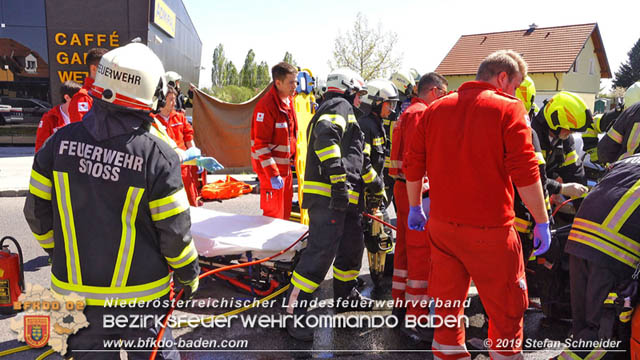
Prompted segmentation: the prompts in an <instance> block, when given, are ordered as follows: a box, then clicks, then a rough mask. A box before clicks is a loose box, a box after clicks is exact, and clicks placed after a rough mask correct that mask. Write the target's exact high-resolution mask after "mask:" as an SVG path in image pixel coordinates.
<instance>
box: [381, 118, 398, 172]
mask: <svg viewBox="0 0 640 360" xmlns="http://www.w3.org/2000/svg"><path fill="white" fill-rule="evenodd" d="M397 122H398V121H397V120H396V119H383V120H382V128H383V129H384V134H385V138H384V168H385V169H387V171H388V170H389V168H390V167H391V142H392V141H393V131H394V129H395V128H396V124H397Z"/></svg>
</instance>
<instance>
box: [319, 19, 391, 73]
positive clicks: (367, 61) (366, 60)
mask: <svg viewBox="0 0 640 360" xmlns="http://www.w3.org/2000/svg"><path fill="white" fill-rule="evenodd" d="M397 42H398V35H397V34H396V33H394V32H392V31H383V30H382V25H381V24H378V26H377V27H376V28H370V27H369V22H368V20H367V18H366V17H365V16H364V15H362V13H358V15H357V16H356V21H355V22H354V24H353V28H352V29H351V31H349V32H347V33H346V34H339V35H338V37H336V39H335V41H334V45H333V61H329V67H330V68H331V70H334V69H336V68H341V67H348V68H350V69H352V70H354V71H355V72H357V73H359V74H360V75H361V76H362V78H363V79H364V80H371V79H375V78H379V77H387V75H389V73H392V72H393V71H395V70H397V69H398V68H399V67H400V63H401V60H402V56H401V55H399V56H394V49H395V45H396V43H397Z"/></svg>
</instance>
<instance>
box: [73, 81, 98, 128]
mask: <svg viewBox="0 0 640 360" xmlns="http://www.w3.org/2000/svg"><path fill="white" fill-rule="evenodd" d="M93 81H94V80H93V79H92V78H90V77H88V76H87V77H86V78H84V85H82V89H80V90H79V91H78V92H77V93H75V95H73V97H72V98H71V102H69V119H71V122H72V123H74V122H78V121H81V120H82V117H83V116H84V114H86V113H88V112H89V110H91V106H92V105H93V98H92V97H91V96H89V90H91V85H93Z"/></svg>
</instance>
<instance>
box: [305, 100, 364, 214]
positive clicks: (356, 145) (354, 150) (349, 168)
mask: <svg viewBox="0 0 640 360" xmlns="http://www.w3.org/2000/svg"><path fill="white" fill-rule="evenodd" d="M307 139H308V142H307V144H308V146H309V148H308V150H307V160H306V166H305V173H304V185H303V188H302V193H303V199H302V208H304V209H308V208H310V207H311V206H313V204H314V203H315V202H316V199H318V197H320V196H322V197H328V198H330V197H331V185H332V184H337V183H340V182H344V183H346V187H347V189H348V191H349V208H350V209H351V210H354V209H357V208H358V198H359V197H360V193H362V179H361V175H360V174H361V171H362V167H363V163H364V160H363V149H364V136H363V134H362V131H361V130H360V125H359V124H358V121H357V120H356V117H355V115H354V113H353V107H352V106H351V104H350V103H349V102H348V101H347V100H346V99H344V98H342V97H338V96H336V97H332V98H330V99H327V100H325V101H323V102H322V105H320V107H319V108H318V111H317V112H316V113H315V115H313V118H311V121H310V122H309V126H308V128H307Z"/></svg>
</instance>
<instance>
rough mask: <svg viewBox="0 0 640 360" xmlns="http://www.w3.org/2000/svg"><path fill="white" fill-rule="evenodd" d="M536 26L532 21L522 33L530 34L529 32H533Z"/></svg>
mask: <svg viewBox="0 0 640 360" xmlns="http://www.w3.org/2000/svg"><path fill="white" fill-rule="evenodd" d="M537 28H538V25H536V23H532V24H531V25H529V29H527V31H525V33H524V35H525V36H528V35H531V33H533V31H534V30H535V29H537Z"/></svg>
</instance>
